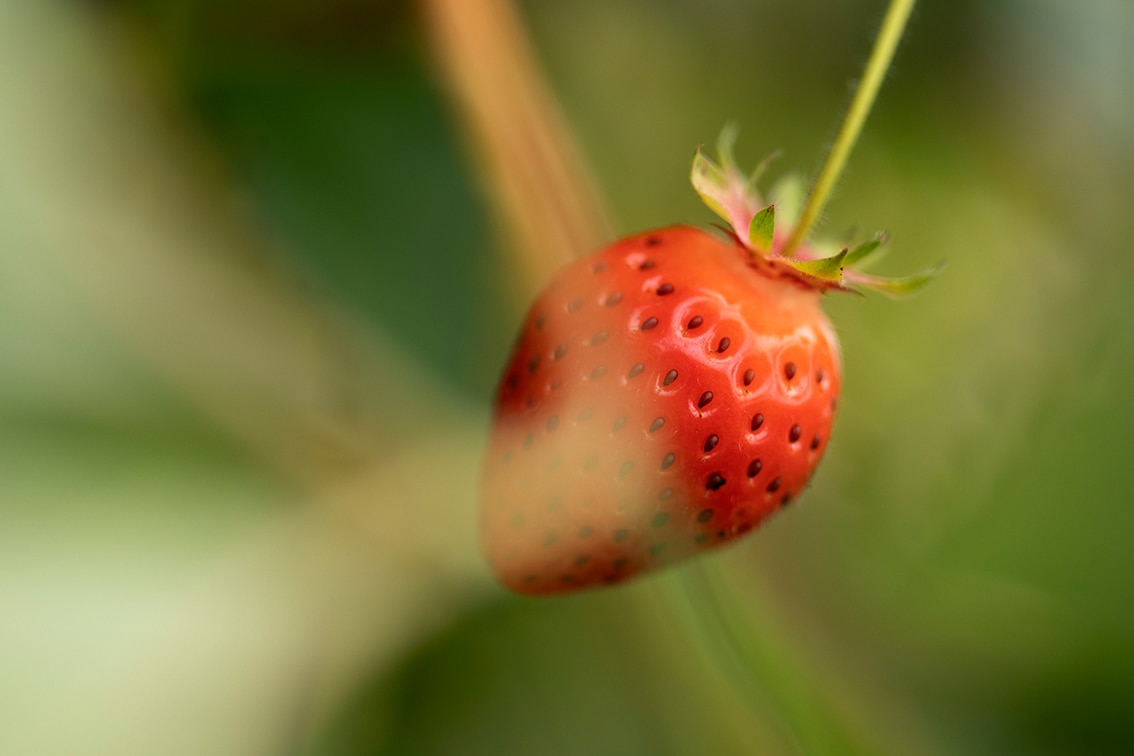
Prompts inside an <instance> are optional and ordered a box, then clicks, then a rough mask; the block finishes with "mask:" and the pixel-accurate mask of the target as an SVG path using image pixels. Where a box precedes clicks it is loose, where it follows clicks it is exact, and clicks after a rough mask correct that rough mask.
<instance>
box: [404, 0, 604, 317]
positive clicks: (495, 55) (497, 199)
mask: <svg viewBox="0 0 1134 756" xmlns="http://www.w3.org/2000/svg"><path fill="white" fill-rule="evenodd" d="M422 4H423V8H424V11H425V18H426V21H427V24H428V28H429V32H430V34H431V36H432V38H433V43H434V47H435V49H436V53H437V58H438V60H439V62H440V66H441V72H442V75H443V77H444V80H445V82H446V84H447V86H448V89H449V91H450V93H451V94H452V97H453V102H454V104H455V106H456V110H457V115H458V117H459V118H460V120H461V122H462V123H463V124H464V126H465V130H466V133H467V136H468V139H469V141H470V144H471V147H472V149H473V152H474V153H475V155H476V157H477V159H478V163H479V166H480V168H481V170H482V172H483V174H484V176H485V179H486V182H487V183H488V185H489V187H490V194H491V196H492V198H493V200H494V207H495V212H496V216H497V220H498V223H499V225H500V227H501V228H502V229H504V230H505V232H506V234H505V235H506V238H507V240H508V242H509V243H508V244H507V248H508V250H509V251H510V257H508V258H507V259H505V260H504V261H503V264H502V265H501V269H502V275H504V276H505V277H509V278H511V279H512V281H511V282H512V283H513V284H514V285H515V287H516V290H517V292H518V300H519V301H518V302H517V304H518V305H519V306H520V307H526V305H527V302H528V300H529V299H530V298H531V297H532V296H533V295H534V294H535V292H536V291H538V290H539V289H540V288H542V287H543V285H544V283H546V281H547V280H548V278H549V277H550V275H551V273H552V272H553V271H554V270H555V269H556V268H558V267H560V266H562V265H563V264H565V263H567V262H569V261H570V260H571V259H573V258H575V257H578V256H581V255H584V254H587V253H589V252H590V251H592V250H594V249H596V248H597V247H599V246H600V245H602V244H604V243H606V242H608V241H610V237H611V231H610V224H609V223H608V222H607V220H606V214H605V212H604V210H603V206H602V204H601V203H600V201H599V200H598V199H597V196H596V192H595V190H594V185H593V183H592V182H591V180H590V178H589V177H588V175H587V170H586V168H585V161H584V160H583V157H582V155H581V153H580V151H579V150H578V148H577V147H576V146H575V144H574V142H573V140H572V138H571V135H570V131H569V129H568V128H567V126H566V124H565V123H564V119H563V118H562V116H561V114H560V112H559V109H558V107H557V106H556V101H555V98H554V96H553V95H551V94H550V93H549V92H548V89H547V87H546V85H545V84H544V82H543V78H542V77H541V75H540V68H539V65H538V64H537V62H536V58H535V55H534V54H533V52H532V50H531V48H530V45H529V44H528V41H527V39H526V36H525V33H524V30H523V26H522V24H521V22H520V20H519V19H518V18H517V14H516V9H515V7H514V6H513V4H512V3H511V2H509V0H422Z"/></svg>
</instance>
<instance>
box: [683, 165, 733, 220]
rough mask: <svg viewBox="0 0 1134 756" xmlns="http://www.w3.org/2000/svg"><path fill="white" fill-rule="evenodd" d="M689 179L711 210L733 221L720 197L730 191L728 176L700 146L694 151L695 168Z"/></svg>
mask: <svg viewBox="0 0 1134 756" xmlns="http://www.w3.org/2000/svg"><path fill="white" fill-rule="evenodd" d="M689 181H690V183H692V184H693V188H694V189H695V190H696V191H697V194H699V195H700V196H701V201H702V202H704V203H705V204H706V205H708V206H709V209H710V210H712V211H713V212H714V213H716V214H717V215H719V216H720V217H721V218H723V219H724V220H725V221H726V222H729V223H731V222H732V219H731V218H729V215H728V211H727V210H725V207H724V204H722V202H721V200H720V199H719V198H720V197H723V196H725V194H726V193H727V192H728V188H729V186H728V177H727V176H726V175H725V172H724V170H723V169H722V168H721V167H720V166H719V165H717V164H716V163H714V162H713V161H712V160H710V159H709V158H707V157H705V154H704V153H703V152H701V148H700V147H698V148H697V150H696V152H694V153H693V168H692V169H691V170H690V172H689Z"/></svg>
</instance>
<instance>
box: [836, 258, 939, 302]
mask: <svg viewBox="0 0 1134 756" xmlns="http://www.w3.org/2000/svg"><path fill="white" fill-rule="evenodd" d="M944 267H945V263H939V264H938V265H935V266H933V267H932V268H930V269H929V270H925V271H922V272H921V273H916V274H914V275H912V276H903V277H900V278H882V277H880V276H868V275H865V274H863V273H858V272H854V273H853V274H852V275H851V276H848V279H847V283H848V284H850V286H851V288H853V289H866V290H868V291H874V292H877V293H879V294H882V295H884V296H887V297H891V298H893V299H900V298H902V297H908V296H910V295H912V294H916V293H917V292H918V291H920V290H921V289H922V288H924V287H925V286H926V285H927V284H928V283H929V282H930V281H932V280H933V279H934V278H936V277H937V274H938V273H940V272H941V269H942V268H944Z"/></svg>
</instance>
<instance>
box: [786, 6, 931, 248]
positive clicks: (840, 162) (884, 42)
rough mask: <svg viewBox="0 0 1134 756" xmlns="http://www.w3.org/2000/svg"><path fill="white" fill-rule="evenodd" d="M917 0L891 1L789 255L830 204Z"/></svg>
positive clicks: (789, 244) (790, 240)
mask: <svg viewBox="0 0 1134 756" xmlns="http://www.w3.org/2000/svg"><path fill="white" fill-rule="evenodd" d="M914 2H915V0H890V7H889V9H887V11H886V18H885V19H883V21H882V28H881V29H880V30H879V32H878V39H876V40H875V42H874V50H873V51H872V52H871V53H870V60H869V61H867V63H866V71H865V72H863V75H862V81H861V82H859V85H858V90H857V91H856V92H855V94H854V100H853V101H851V106H850V110H848V111H847V116H846V118H845V119H844V120H843V126H842V128H841V129H840V130H839V135H838V137H836V138H835V144H834V145H833V146H832V147H831V152H830V153H829V154H828V155H827V162H825V163H824V164H823V169H822V170H821V171H819V176H818V178H816V179H815V184H814V185H813V186H812V187H811V193H810V194H809V195H808V196H807V204H806V205H804V207H803V212H802V213H801V214H800V216H799V221H798V222H797V223H796V224H795V228H794V229H792V232H791V236H790V237H789V238H788V241H787V244H786V245H785V246H784V249H783V254H784V255H790V254H791V253H792V252H794V251H795V249H796V248H797V247H798V246H799V245H800V244H802V243H803V240H804V239H806V238H807V235H808V234H809V233H810V232H811V227H812V226H814V225H815V221H816V220H817V219H818V218H819V213H821V212H822V211H823V206H824V205H826V204H827V200H828V199H829V198H830V196H831V190H832V189H834V188H835V184H836V183H838V180H839V176H840V175H841V174H842V172H843V168H844V167H845V166H846V164H847V158H848V157H849V156H850V152H851V149H853V148H854V143H855V142H856V141H857V140H858V135H859V133H860V132H861V131H862V125H863V123H865V122H866V117H867V116H868V115H869V114H870V108H871V106H872V105H873V104H874V98H875V96H876V95H877V94H878V89H879V87H881V86H882V80H883V79H884V78H886V71H887V70H888V69H889V68H890V61H891V60H893V58H894V50H895V49H896V48H897V47H898V42H899V40H901V38H902V32H903V31H904V30H905V28H906V21H907V20H908V19H909V17H910V11H912V10H913V6H914Z"/></svg>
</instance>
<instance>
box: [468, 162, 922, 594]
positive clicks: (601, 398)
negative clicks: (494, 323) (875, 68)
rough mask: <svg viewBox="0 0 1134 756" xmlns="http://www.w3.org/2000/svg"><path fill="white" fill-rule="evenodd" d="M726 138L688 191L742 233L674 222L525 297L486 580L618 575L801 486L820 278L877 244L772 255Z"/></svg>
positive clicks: (810, 466)
mask: <svg viewBox="0 0 1134 756" xmlns="http://www.w3.org/2000/svg"><path fill="white" fill-rule="evenodd" d="M725 147H726V149H723V150H722V158H723V159H722V165H721V166H718V165H717V164H715V163H713V162H712V161H710V160H708V159H707V158H705V157H704V156H703V155H701V154H700V152H698V153H697V155H696V156H695V158H694V165H693V183H694V186H695V187H696V188H697V190H698V192H699V193H700V194H701V195H702V198H703V199H704V200H705V201H706V203H707V204H708V205H709V206H710V207H711V208H713V209H714V210H716V211H717V212H718V213H719V214H720V215H721V216H722V217H724V218H726V219H727V220H729V221H730V222H731V224H732V226H733V229H734V230H736V231H738V232H741V231H747V233H746V234H745V236H744V237H742V236H740V235H739V234H738V233H728V234H726V235H725V236H723V237H719V236H714V235H712V234H709V233H707V232H704V231H701V230H697V229H694V228H689V227H684V226H675V227H670V228H664V229H660V230H655V231H649V232H646V233H641V234H637V235H634V236H631V237H628V238H626V239H623V240H621V241H618V242H616V243H614V244H612V245H610V246H609V247H607V248H605V249H603V250H601V251H599V252H597V253H595V254H594V255H592V256H590V257H588V258H586V259H583V260H579V261H577V262H575V263H573V264H570V265H568V266H567V267H565V268H564V269H562V270H561V271H559V273H558V274H557V275H556V276H555V277H554V279H553V280H552V281H551V283H550V284H549V285H548V286H547V288H546V289H545V290H544V291H543V292H542V293H541V294H540V295H539V297H538V298H537V299H536V301H535V303H534V304H533V305H532V307H531V309H530V311H529V312H528V315H527V317H526V319H525V321H524V323H523V326H522V327H521V329H520V333H519V336H518V339H517V341H516V345H515V347H514V349H513V352H512V355H511V358H510V359H509V361H508V366H507V368H506V369H505V371H504V375H503V380H502V382H501V385H500V387H499V390H498V393H497V397H496V406H495V413H494V418H493V426H492V432H491V437H490V440H489V444H488V451H487V455H486V460H485V465H484V480H483V490H482V518H481V534H482V544H483V548H484V552H485V554H486V555H487V557H488V561H489V563H490V564H491V566H492V568H493V570H494V571H495V573H496V575H497V577H498V578H499V579H500V581H501V582H502V583H503V584H504V585H505V586H507V587H508V588H511V589H512V590H514V591H517V592H520V593H527V594H550V593H558V592H564V591H571V590H577V589H580V588H585V587H590V586H596V585H602V584H610V583H617V582H621V581H624V580H626V579H629V578H631V577H633V576H635V575H638V574H640V573H642V572H645V571H647V570H650V569H653V568H654V567H657V566H660V565H664V564H667V563H671V562H674V561H676V560H679V559H682V558H685V557H688V556H690V555H692V554H695V553H697V552H700V551H704V550H707V549H710V548H713V547H716V546H720V545H722V544H725V543H729V542H732V541H735V540H736V539H737V538H739V537H741V536H743V535H744V534H745V533H747V532H749V531H751V530H753V529H754V528H756V527H757V526H759V525H760V524H761V523H763V522H764V521H765V520H766V519H768V518H769V517H770V516H771V515H772V514H774V513H775V512H777V511H778V510H779V509H781V508H783V507H785V506H787V505H788V504H789V503H790V502H792V501H793V500H794V499H795V498H796V497H798V496H799V494H800V493H801V492H802V491H803V489H804V488H805V487H806V485H807V482H808V481H809V480H810V478H811V475H812V473H813V472H814V470H815V467H816V465H817V464H818V463H819V460H820V458H821V457H822V455H823V453H824V451H826V449H827V445H828V442H829V439H830V436H831V429H832V423H833V421H834V417H835V410H836V407H837V404H838V398H839V390H840V386H841V383H842V371H841V365H840V357H839V347H838V341H837V338H836V335H835V331H834V328H833V327H832V325H831V323H830V322H829V320H828V319H827V317H826V315H825V314H824V313H823V311H822V309H821V307H820V300H821V295H822V293H823V292H825V291H827V290H829V289H842V288H850V287H851V286H853V285H855V284H858V285H860V286H866V287H869V288H878V289H882V290H884V291H890V292H902V291H906V290H911V289H913V288H916V287H918V286H920V285H921V284H922V283H924V282H925V280H928V276H920V277H915V278H911V279H906V280H904V281H897V282H888V281H883V280H881V279H876V278H872V277H867V276H865V275H863V274H857V273H854V272H852V271H850V270H849V269H847V268H848V264H849V263H854V262H859V261H861V260H862V259H864V258H865V257H866V256H867V255H869V254H870V253H871V252H873V251H874V250H875V249H876V248H877V247H878V245H879V243H880V241H881V239H880V238H876V239H875V240H872V241H870V242H867V243H866V244H863V245H861V246H859V247H857V248H855V249H854V250H853V251H852V250H846V249H843V250H841V251H840V252H838V253H837V254H834V255H831V256H829V257H826V258H821V259H816V251H815V248H814V247H807V246H804V247H801V248H800V249H799V250H798V252H796V254H794V255H793V256H788V255H786V254H784V253H785V252H787V251H789V250H787V249H786V248H785V247H786V241H787V240H786V239H784V238H783V237H780V236H777V235H776V234H775V231H774V228H775V208H774V206H769V207H766V208H764V209H762V210H761V209H759V208H760V204H761V203H760V201H759V197H758V196H757V195H756V193H755V191H754V190H753V188H752V184H753V183H754V182H752V181H750V180H746V179H744V178H743V177H741V176H740V174H739V172H738V171H737V170H736V169H735V168H734V167H733V164H732V161H731V158H730V157H729V155H728V150H727V143H726V144H725Z"/></svg>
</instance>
